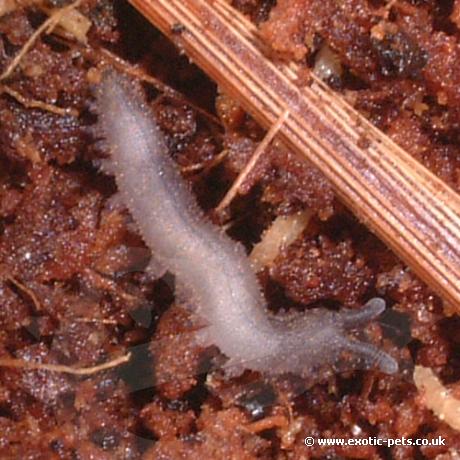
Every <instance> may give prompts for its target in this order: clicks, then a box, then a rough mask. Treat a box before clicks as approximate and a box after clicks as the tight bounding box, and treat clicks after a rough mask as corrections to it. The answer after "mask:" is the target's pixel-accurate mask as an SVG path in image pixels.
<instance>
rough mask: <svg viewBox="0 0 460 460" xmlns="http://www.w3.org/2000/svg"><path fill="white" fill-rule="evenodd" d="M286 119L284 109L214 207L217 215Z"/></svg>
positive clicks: (230, 200) (233, 196) (236, 190)
mask: <svg viewBox="0 0 460 460" xmlns="http://www.w3.org/2000/svg"><path fill="white" fill-rule="evenodd" d="M288 117H289V109H286V110H285V111H284V112H283V113H282V114H281V115H280V117H279V118H278V120H277V121H276V123H275V124H274V125H273V126H272V127H271V128H270V130H269V131H268V133H267V134H266V135H265V137H264V138H263V140H262V142H261V143H260V144H259V145H258V146H257V148H256V150H255V151H254V153H253V154H252V157H251V159H250V160H249V161H248V163H247V164H246V166H245V167H244V168H243V170H242V171H241V172H240V174H239V175H238V177H237V178H236V180H235V182H233V185H232V186H231V187H230V189H229V191H228V192H227V193H226V195H225V196H224V198H223V199H222V201H221V202H220V203H219V205H218V206H217V207H216V212H217V213H218V214H219V213H221V212H222V211H223V210H224V209H225V208H226V207H227V206H228V205H229V204H230V203H231V202H232V201H233V199H234V198H235V197H236V195H237V194H238V191H239V189H240V187H241V185H242V184H243V182H244V181H245V179H246V178H247V176H248V175H249V173H250V172H251V171H252V169H254V166H255V165H256V164H257V161H258V160H259V158H260V157H261V156H262V154H263V153H264V152H265V150H266V148H267V147H268V145H269V144H270V142H271V141H272V140H273V138H274V137H275V136H276V134H277V132H278V131H279V130H280V128H281V126H282V125H283V123H284V122H285V121H286V120H287V118H288Z"/></svg>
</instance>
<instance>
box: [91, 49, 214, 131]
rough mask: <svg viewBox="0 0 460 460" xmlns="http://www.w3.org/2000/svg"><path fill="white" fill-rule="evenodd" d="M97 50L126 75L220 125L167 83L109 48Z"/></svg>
mask: <svg viewBox="0 0 460 460" xmlns="http://www.w3.org/2000/svg"><path fill="white" fill-rule="evenodd" d="M99 52H100V54H102V55H103V56H104V57H105V58H107V59H108V60H109V61H110V63H111V64H112V65H113V66H114V67H116V68H118V69H120V70H121V71H122V72H124V73H126V74H128V75H131V76H133V77H135V78H136V79H138V80H141V81H144V82H146V83H148V84H150V85H152V86H153V87H154V88H155V89H157V90H158V91H160V92H161V93H163V94H165V95H167V96H170V97H175V98H178V99H180V100H182V101H184V102H185V103H186V104H187V105H188V106H190V107H191V108H192V109H193V110H195V111H196V112H198V113H199V114H200V115H202V116H204V117H205V118H206V119H208V120H210V121H211V122H212V123H214V124H215V125H217V126H221V122H220V120H219V119H218V118H216V117H215V116H214V115H211V114H210V113H208V112H207V111H206V110H204V109H202V108H201V107H198V106H197V105H196V104H194V103H193V102H191V101H189V100H188V99H187V98H185V96H184V95H183V94H181V93H180V92H178V91H176V90H175V89H173V88H171V87H170V86H168V85H167V84H165V83H163V82H162V81H161V80H159V79H158V78H155V77H153V76H152V75H148V74H147V73H145V72H144V71H143V70H142V69H139V68H137V67H134V66H133V65H132V64H130V63H129V62H126V61H125V60H123V59H122V58H120V57H119V56H116V55H115V54H113V53H111V52H110V51H109V50H107V49H105V48H101V49H100V51H99Z"/></svg>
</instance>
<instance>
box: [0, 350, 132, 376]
mask: <svg viewBox="0 0 460 460" xmlns="http://www.w3.org/2000/svg"><path fill="white" fill-rule="evenodd" d="M130 358H131V353H127V354H126V355H123V356H119V357H118V358H115V359H113V360H111V361H108V362H106V363H103V364H99V365H97V366H92V367H80V368H78V367H71V366H64V365H62V364H46V363H34V362H30V361H24V360H23V359H16V358H0V367H14V368H16V369H27V370H34V369H36V370H44V371H51V372H60V373H64V374H73V375H92V374H96V373H97V372H101V371H105V370H107V369H111V368H113V367H116V366H119V365H120V364H124V363H126V362H128V361H129V360H130Z"/></svg>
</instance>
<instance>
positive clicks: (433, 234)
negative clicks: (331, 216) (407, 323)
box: [130, 0, 460, 311]
mask: <svg viewBox="0 0 460 460" xmlns="http://www.w3.org/2000/svg"><path fill="white" fill-rule="evenodd" d="M130 2H131V3H132V4H133V5H134V6H135V7H136V8H137V9H138V10H139V11H140V12H141V13H143V14H144V15H145V16H146V17H147V18H148V19H149V20H150V21H151V22H152V23H153V24H154V25H156V26H157V27H158V28H159V29H160V30H162V31H163V32H164V33H165V34H166V35H167V36H168V37H170V38H171V40H173V41H174V42H175V43H176V45H177V46H178V47H179V48H180V49H181V50H184V51H185V52H186V53H187V54H188V56H189V57H190V58H191V59H192V60H193V61H194V62H196V63H197V65H199V66H200V67H201V68H202V69H203V70H204V71H205V72H206V73H207V74H208V75H209V76H210V77H211V78H213V79H214V80H215V81H216V82H217V83H218V84H219V85H220V86H221V87H222V88H223V89H224V90H225V91H226V92H227V93H228V94H229V95H230V96H231V97H233V98H235V99H236V100H238V101H239V102H240V103H241V105H242V106H243V107H244V108H245V109H246V110H247V111H248V112H249V113H251V114H252V116H253V117H254V118H255V119H256V120H257V121H258V122H259V123H260V124H261V125H262V126H265V127H266V128H269V127H270V126H272V125H273V124H274V123H276V121H277V120H278V119H279V118H280V116H281V115H282V114H283V112H284V111H285V109H286V108H289V118H288V119H287V120H286V121H285V122H284V123H283V124H282V126H281V127H280V130H279V134H278V136H279V137H280V139H281V140H282V141H283V142H284V143H285V144H286V145H287V146H288V147H290V148H291V149H292V150H293V151H295V152H297V153H298V154H299V155H302V156H303V157H305V158H306V159H307V160H308V161H310V162H311V164H313V165H314V166H316V167H317V168H318V169H319V170H320V171H322V172H323V174H324V175H325V176H326V177H327V178H328V180H329V181H330V183H331V184H332V186H333V187H334V189H335V192H336V193H337V195H338V196H339V197H340V198H341V199H342V200H343V202H344V203H345V204H346V205H347V206H348V207H349V208H350V209H351V210H352V211H353V212H354V213H355V214H356V216H357V217H358V218H359V219H360V220H361V221H362V222H363V223H364V224H365V225H367V226H368V227H369V228H370V229H371V230H372V231H373V232H374V233H376V235H378V236H379V237H380V238H381V239H382V240H383V241H385V243H386V244H387V245H388V246H389V247H390V248H391V249H392V250H393V251H394V252H395V253H396V254H397V255H398V256H399V257H400V258H401V259H402V260H404V262H406V263H407V264H408V265H409V266H410V267H411V268H412V269H413V270H414V271H415V272H416V273H417V274H418V275H419V276H420V277H421V278H422V279H423V280H424V281H425V282H426V283H428V284H429V285H430V286H431V287H432V288H433V289H434V290H435V291H436V292H437V293H439V294H440V295H441V296H442V297H443V298H444V300H446V301H447V302H449V303H451V304H453V306H454V307H455V308H456V309H457V310H459V311H460V198H459V196H458V195H457V194H456V193H455V192H454V191H453V190H452V189H451V188H449V187H448V186H447V185H446V184H445V183H444V182H442V181H441V180H440V179H439V178H437V177H436V176H435V175H434V174H432V173H431V172H430V171H429V170H428V169H426V168H425V167H424V166H422V165H421V164H420V163H418V162H417V161H416V160H415V159H414V158H412V157H411V156H410V155H409V154H408V153H407V152H405V151H404V150H403V149H401V148H400V147H399V146H397V145H396V144H395V143H394V142H393V141H391V139H389V138H388V137H387V136H385V135H384V134H383V133H381V132H380V131H379V130H378V129H376V128H375V127H374V126H373V125H372V124H371V123H369V122H368V121H367V120H366V119H365V118H364V117H362V116H361V115H360V114H359V113H358V112H356V111H355V110H354V109H353V108H352V107H351V106H350V105H348V104H347V103H346V102H345V101H344V100H343V99H342V98H341V97H339V96H338V95H336V94H334V93H333V92H332V91H331V90H330V89H329V88H328V87H327V86H326V85H324V84H322V83H321V82H320V81H318V80H315V79H314V76H312V79H313V84H312V85H310V86H308V87H305V88H302V89H300V88H299V87H298V86H297V85H296V75H297V73H296V69H295V68H292V67H287V66H282V67H277V66H276V65H275V64H274V63H272V62H271V61H270V60H269V59H267V58H266V57H265V56H264V55H263V54H262V52H261V49H262V48H263V46H262V44H261V43H259V40H258V38H257V35H256V34H255V31H254V29H253V26H252V25H251V24H250V23H249V22H248V21H247V20H246V19H245V18H244V17H243V16H242V15H240V14H239V13H238V12H237V11H235V10H233V9H232V8H231V7H230V6H229V5H228V4H227V3H226V2H225V0H207V1H206V0H130Z"/></svg>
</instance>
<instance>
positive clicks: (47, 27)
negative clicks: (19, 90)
mask: <svg viewBox="0 0 460 460" xmlns="http://www.w3.org/2000/svg"><path fill="white" fill-rule="evenodd" d="M82 1H83V0H76V1H75V2H73V3H71V4H70V5H67V6H65V7H63V8H61V9H60V10H57V11H55V12H54V13H53V14H52V15H51V16H50V17H49V18H48V19H46V21H44V22H43V24H41V25H40V27H38V29H37V30H36V31H35V32H34V33H33V34H32V35H31V36H30V38H29V39H28V40H27V42H26V43H25V44H24V46H23V47H22V48H21V50H20V51H19V53H18V54H17V55H16V56H15V57H14V59H13V60H12V61H11V62H10V64H9V66H8V67H7V68H6V70H5V71H4V72H3V73H2V74H1V75H0V81H3V80H5V79H6V78H8V77H9V76H10V75H11V74H12V73H13V71H14V69H16V67H17V66H18V65H19V63H20V62H21V60H22V58H23V57H24V56H25V55H26V54H27V53H28V52H29V50H30V49H31V48H32V46H33V45H34V44H35V42H36V41H37V40H38V38H39V37H40V35H42V34H43V33H47V34H50V33H51V32H52V31H53V29H54V28H55V27H56V25H57V24H58V23H59V21H60V20H61V18H62V17H63V16H64V15H65V14H66V13H68V12H69V11H71V10H73V9H74V8H77V7H78V6H79V5H80V3H81V2H82Z"/></svg>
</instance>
